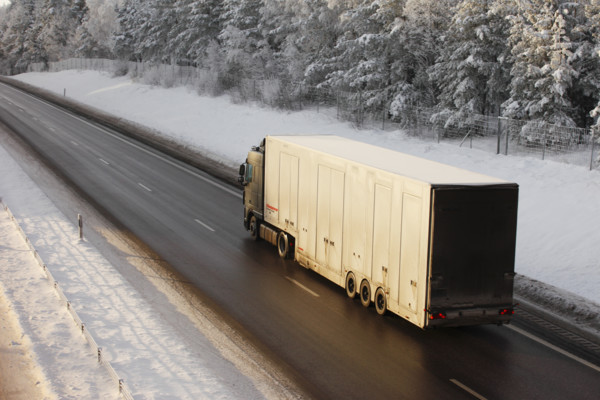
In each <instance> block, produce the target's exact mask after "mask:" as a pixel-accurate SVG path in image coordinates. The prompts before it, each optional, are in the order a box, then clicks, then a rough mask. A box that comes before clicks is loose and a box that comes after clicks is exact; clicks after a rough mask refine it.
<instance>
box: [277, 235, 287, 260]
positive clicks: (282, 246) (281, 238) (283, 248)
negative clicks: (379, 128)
mask: <svg viewBox="0 0 600 400" xmlns="http://www.w3.org/2000/svg"><path fill="white" fill-rule="evenodd" d="M277 251H278V252H279V257H281V258H288V257H289V256H290V254H289V253H290V240H289V238H288V235H287V234H286V233H285V232H279V235H277Z"/></svg>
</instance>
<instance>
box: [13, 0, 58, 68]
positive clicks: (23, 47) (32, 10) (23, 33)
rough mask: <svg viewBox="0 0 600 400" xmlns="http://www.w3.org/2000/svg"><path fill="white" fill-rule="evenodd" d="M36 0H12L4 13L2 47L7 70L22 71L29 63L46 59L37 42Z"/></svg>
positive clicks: (37, 6)
mask: <svg viewBox="0 0 600 400" xmlns="http://www.w3.org/2000/svg"><path fill="white" fill-rule="evenodd" d="M38 3H39V1H37V0H14V1H12V2H11V4H10V6H9V9H8V11H7V14H6V18H7V21H6V26H5V28H4V29H5V30H4V31H3V32H2V48H3V53H4V57H6V59H4V60H3V62H4V63H5V66H4V68H5V69H6V70H7V71H8V72H9V73H13V72H17V71H22V70H24V69H25V68H27V66H28V65H29V64H30V63H33V62H45V61H47V58H46V55H45V52H44V51H43V49H42V48H41V46H40V44H39V38H38V37H39V31H40V25H39V23H38V22H37V14H38V13H37V9H38V8H39V7H40V5H39V4H38Z"/></svg>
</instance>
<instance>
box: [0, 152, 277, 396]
mask: <svg viewBox="0 0 600 400" xmlns="http://www.w3.org/2000/svg"><path fill="white" fill-rule="evenodd" d="M0 195H1V196H2V201H3V203H4V204H6V205H7V206H8V207H9V208H10V210H11V212H12V213H13V214H14V216H15V217H16V219H17V220H18V222H19V225H20V226H21V228H22V229H23V230H24V231H25V233H26V235H27V237H28V238H29V240H30V242H31V243H32V244H33V246H34V247H35V249H36V251H37V252H38V254H39V255H40V257H41V259H42V260H44V263H45V264H46V266H47V268H48V269H49V270H50V271H51V272H52V275H53V276H54V278H55V279H56V281H57V282H59V284H60V287H61V289H62V290H63V292H64V293H65V296H66V297H67V299H68V300H69V301H70V303H71V305H72V307H74V309H75V310H76V312H77V313H78V315H79V317H80V318H81V320H82V321H83V322H85V324H86V329H88V331H89V332H91V334H92V336H93V337H94V338H95V340H96V342H97V343H98V345H99V346H100V347H103V356H104V357H106V358H107V359H108V361H109V362H110V363H111V365H112V366H113V368H114V369H115V370H116V372H117V374H118V375H119V377H120V378H124V379H125V382H126V383H127V384H128V387H129V389H130V390H131V392H132V394H133V396H134V398H136V399H163V398H177V399H190V400H191V399H233V398H244V399H262V398H269V397H271V398H273V397H274V394H273V393H274V392H273V390H272V389H271V387H270V386H269V384H266V385H265V384H264V382H257V381H256V380H253V379H252V378H250V377H248V376H246V375H244V374H243V373H242V372H240V370H239V369H238V366H237V365H236V363H235V361H232V360H231V359H230V358H229V359H228V358H227V357H226V356H224V355H223V353H222V349H221V348H217V347H215V344H214V342H212V341H211V340H209V339H208V338H206V337H202V335H201V334H199V333H198V332H197V331H196V332H195V336H194V338H193V345H190V342H189V338H182V336H181V334H180V332H179V331H177V330H176V328H175V327H173V325H172V324H171V323H168V322H167V321H165V319H164V318H163V317H162V316H161V314H160V313H157V312H156V310H155V309H154V308H153V305H152V304H151V303H149V302H148V300H147V299H146V298H145V297H144V294H143V293H139V292H137V291H136V290H135V289H134V288H133V287H132V286H131V285H130V284H129V282H128V281H127V280H126V279H125V278H124V277H123V276H122V275H120V274H119V272H118V271H117V270H115V269H114V268H113V267H112V266H111V265H110V263H109V262H108V261H107V260H106V259H105V258H104V257H103V256H102V255H101V254H100V253H99V252H98V251H97V250H96V249H95V248H94V247H93V246H91V245H90V244H89V243H87V242H86V241H80V240H79V239H78V233H77V229H76V227H75V226H74V224H73V223H72V222H69V221H68V220H67V219H66V218H65V216H64V215H63V214H62V213H60V211H58V209H57V208H56V207H55V206H54V204H53V203H52V202H51V201H50V199H48V197H46V195H45V194H44V193H43V192H42V191H41V190H40V189H39V188H38V187H37V186H36V184H35V183H34V182H33V181H31V179H30V178H29V177H28V176H27V175H26V174H25V172H24V171H23V170H21V169H20V167H19V166H18V165H17V164H16V162H15V161H14V160H13V159H12V158H11V156H10V155H9V154H8V153H7V152H6V150H5V149H4V148H3V147H2V146H0ZM0 214H2V215H0V243H2V246H3V247H6V249H3V251H2V252H1V253H0V254H1V256H0V277H1V280H0V284H2V286H3V288H4V292H5V294H6V297H7V298H8V300H9V301H10V303H11V305H12V307H13V310H15V313H16V314H17V315H18V318H19V322H20V324H21V326H22V329H23V332H24V333H23V334H24V337H25V336H27V337H29V338H30V340H29V342H31V343H34V345H33V346H32V347H31V350H32V352H33V353H35V358H36V362H37V364H38V365H39V366H40V368H41V369H42V371H43V374H44V375H45V378H46V379H42V378H40V379H39V380H40V382H43V383H44V384H46V385H48V386H50V387H51V391H52V392H51V393H50V394H49V395H48V398H61V399H80V398H99V399H101V398H116V397H118V390H115V389H116V386H115V385H114V383H113V382H112V381H111V380H110V378H109V376H108V374H107V373H106V372H105V371H102V370H101V367H100V366H99V364H98V362H97V357H96V355H95V354H93V353H92V352H91V351H90V349H89V347H88V346H87V344H86V342H85V339H84V338H83V336H82V335H81V332H80V331H79V330H78V329H77V327H76V326H75V324H74V323H73V319H72V318H71V316H70V315H69V314H68V313H67V311H66V309H65V308H64V306H62V308H61V305H60V303H59V301H58V297H57V296H56V294H55V292H53V291H54V288H53V287H52V286H51V285H50V283H49V282H48V281H47V280H46V278H45V275H44V274H43V272H42V269H41V267H39V265H38V264H37V263H34V264H35V265H33V266H31V265H30V263H26V262H24V261H23V259H26V258H28V259H29V260H30V261H33V257H32V254H31V252H30V251H28V250H20V249H19V248H17V247H14V246H12V245H11V243H13V241H15V240H18V238H19V237H20V236H19V234H18V233H17V231H16V228H15V227H14V226H10V223H6V221H5V220H6V219H7V217H6V213H5V212H4V210H0ZM9 222H10V221H9ZM13 247H14V251H11V250H12V249H13ZM4 250H7V251H4ZM152 301H153V302H156V301H157V299H153V300H152ZM69 319H70V320H69ZM180 324H181V325H184V321H180Z"/></svg>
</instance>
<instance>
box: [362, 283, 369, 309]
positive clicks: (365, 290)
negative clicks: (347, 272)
mask: <svg viewBox="0 0 600 400" xmlns="http://www.w3.org/2000/svg"><path fill="white" fill-rule="evenodd" d="M360 302H361V303H362V305H363V306H365V307H369V306H370V305H371V287H370V286H369V282H368V281H367V280H364V281H362V282H361V284H360Z"/></svg>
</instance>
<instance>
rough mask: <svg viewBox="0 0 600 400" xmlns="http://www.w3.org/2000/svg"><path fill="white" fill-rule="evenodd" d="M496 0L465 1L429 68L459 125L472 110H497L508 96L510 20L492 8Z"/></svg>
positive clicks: (451, 120) (446, 110) (446, 107)
mask: <svg viewBox="0 0 600 400" xmlns="http://www.w3.org/2000/svg"><path fill="white" fill-rule="evenodd" d="M494 2H495V0H463V1H461V2H460V3H459V4H458V5H457V6H456V8H455V9H454V16H453V18H452V22H451V24H450V27H449V29H448V32H447V34H446V35H444V37H443V46H442V48H441V54H440V56H439V57H438V59H437V62H436V64H435V65H434V66H432V67H431V68H430V69H429V77H430V79H431V80H432V81H433V82H434V83H435V84H436V85H437V86H438V87H439V88H440V94H439V97H438V99H439V102H440V106H441V107H442V108H443V109H444V111H443V113H444V114H446V116H450V118H449V119H448V123H451V124H453V125H460V123H461V121H465V120H468V117H469V115H472V114H490V113H491V114H494V113H497V112H498V110H499V107H500V105H501V104H502V102H504V101H505V100H506V99H507V97H508V92H507V88H508V85H509V83H510V75H509V71H510V66H509V65H508V54H507V53H508V47H507V46H506V41H507V38H508V28H509V27H508V22H507V21H506V19H505V15H502V14H498V13H496V12H494V11H493V10H492V7H491V6H492V5H493V3H494Z"/></svg>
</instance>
